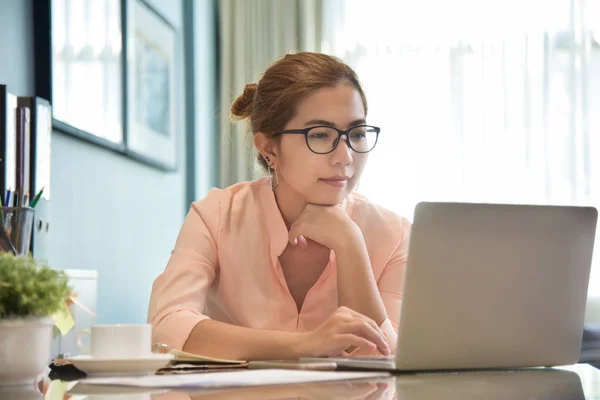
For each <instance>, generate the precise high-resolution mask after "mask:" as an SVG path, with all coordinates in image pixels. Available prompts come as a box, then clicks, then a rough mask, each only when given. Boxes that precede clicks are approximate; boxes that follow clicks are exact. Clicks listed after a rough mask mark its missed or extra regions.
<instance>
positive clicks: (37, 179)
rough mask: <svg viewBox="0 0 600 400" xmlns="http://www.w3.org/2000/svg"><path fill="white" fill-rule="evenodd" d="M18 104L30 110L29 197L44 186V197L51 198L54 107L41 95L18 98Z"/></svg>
mask: <svg viewBox="0 0 600 400" xmlns="http://www.w3.org/2000/svg"><path fill="white" fill-rule="evenodd" d="M18 105H19V106H22V107H28V108H29V110H30V118H29V120H30V132H29V146H30V151H29V173H30V180H29V187H30V193H29V198H30V199H33V198H34V197H35V196H36V195H37V194H38V193H39V192H40V191H41V190H42V188H44V192H43V195H42V197H43V198H45V199H46V200H50V145H51V140H52V107H51V106H50V102H49V101H48V100H46V99H43V98H41V97H21V96H19V98H18Z"/></svg>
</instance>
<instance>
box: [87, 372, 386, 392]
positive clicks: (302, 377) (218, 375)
mask: <svg viewBox="0 0 600 400" xmlns="http://www.w3.org/2000/svg"><path fill="white" fill-rule="evenodd" d="M388 376H390V374H389V373H387V372H330V371H295V370H269V369H265V370H252V371H234V372H211V373H201V374H190V375H154V376H140V377H122V378H87V379H84V380H82V381H81V383H83V384H85V385H116V386H131V387H146V388H180V387H195V388H224V387H239V386H265V385H282V384H292V383H307V382H326V381H339V380H351V379H373V378H380V377H388Z"/></svg>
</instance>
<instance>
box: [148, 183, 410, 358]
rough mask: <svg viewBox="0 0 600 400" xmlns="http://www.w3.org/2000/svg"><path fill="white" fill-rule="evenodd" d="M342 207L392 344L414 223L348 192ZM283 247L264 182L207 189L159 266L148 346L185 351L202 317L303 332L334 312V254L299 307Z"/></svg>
mask: <svg viewBox="0 0 600 400" xmlns="http://www.w3.org/2000/svg"><path fill="white" fill-rule="evenodd" d="M343 207H344V210H345V211H346V212H347V213H348V215H349V216H350V217H351V218H352V219H353V220H354V222H356V224H357V225H358V226H359V227H360V229H361V231H362V233H363V236H364V238H365V242H366V246H367V250H368V253H369V257H370V260H371V267H372V269H373V275H374V276H375V280H376V282H377V286H378V288H379V293H380V294H381V299H382V300H383V304H384V305H385V308H386V311H387V315H388V317H389V318H388V319H386V320H385V321H384V322H383V324H382V325H381V328H382V329H383V330H384V332H385V333H386V334H387V337H388V342H389V345H390V349H391V350H392V352H393V351H394V350H395V347H396V338H397V330H398V325H397V322H398V318H399V315H400V303H401V301H402V282H403V278H404V270H405V266H406V258H407V251H408V239H409V234H410V223H409V222H408V221H407V220H406V219H404V218H401V217H399V216H397V215H396V214H394V213H392V212H391V211H388V210H386V209H384V208H382V207H380V206H377V205H375V204H372V203H370V202H369V201H368V200H367V199H366V198H365V197H363V196H362V195H360V194H358V193H356V192H353V193H352V194H351V195H349V196H348V197H347V199H346V201H345V202H344V204H343ZM287 244H288V230H287V228H286V225H285V223H284V221H283V218H282V216H281V213H280V212H279V208H278V207H277V203H276V201H275V196H274V193H273V191H272V190H271V187H270V181H269V179H268V178H262V179H259V180H256V181H252V182H242V183H238V184H235V185H233V186H230V187H229V188H227V189H212V190H211V191H210V192H209V194H208V195H207V197H205V198H204V199H202V200H200V201H197V202H194V203H193V204H192V206H191V208H190V211H189V213H188V215H187V217H186V218H185V221H184V223H183V226H182V227H181V231H180V233H179V236H178V238H177V242H176V244H175V249H174V250H173V251H172V253H171V258H170V260H169V263H168V265H167V267H166V269H165V271H164V272H163V273H162V274H161V275H159V276H158V277H157V278H156V280H155V281H154V285H153V287H152V295H151V299H150V308H149V312H148V321H149V322H150V323H151V324H152V325H153V343H155V342H160V343H165V344H169V345H171V346H173V347H174V348H177V349H182V347H183V345H184V343H185V341H186V339H187V338H188V336H189V334H190V332H191V330H192V329H193V328H194V326H196V324H198V322H200V321H202V320H204V319H207V318H211V319H214V320H217V321H221V322H225V323H229V324H234V325H238V326H244V327H248V328H256V329H268V330H279V331H297V332H305V331H309V330H313V329H315V328H317V327H318V326H319V325H320V324H321V323H323V322H324V321H325V320H326V319H327V318H328V317H329V316H330V315H331V314H332V313H333V312H334V311H335V310H336V309H337V308H338V296H337V265H336V258H335V253H334V252H333V251H331V252H330V257H329V263H328V264H327V266H326V267H325V269H324V271H323V273H322V274H321V276H320V277H319V279H318V280H317V282H316V283H315V284H314V286H313V287H312V288H311V289H310V290H309V291H308V293H307V294H306V297H305V299H304V303H303V305H302V308H301V309H300V311H298V307H297V305H296V302H295V301H294V299H293V297H292V295H291V294H290V291H289V290H288V286H287V284H286V280H285V277H284V275H283V271H282V269H281V265H280V263H279V256H280V255H281V254H282V253H283V251H284V250H285V248H286V246H287Z"/></svg>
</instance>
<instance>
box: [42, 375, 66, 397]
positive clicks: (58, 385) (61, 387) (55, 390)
mask: <svg viewBox="0 0 600 400" xmlns="http://www.w3.org/2000/svg"><path fill="white" fill-rule="evenodd" d="M69 383H70V382H63V381H59V380H53V381H50V384H49V385H48V389H47V390H46V394H45V395H44V399H46V400H63V399H64V398H65V393H67V390H68V388H69Z"/></svg>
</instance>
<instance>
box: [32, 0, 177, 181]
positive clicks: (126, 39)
mask: <svg viewBox="0 0 600 400" xmlns="http://www.w3.org/2000/svg"><path fill="white" fill-rule="evenodd" d="M161 1H162V0H161ZM153 3H156V1H155V0H97V1H96V0H93V1H89V0H86V1H82V0H35V1H34V2H33V8H34V21H33V22H34V24H33V25H34V43H35V44H34V54H35V87H36V88H35V94H36V96H39V97H41V98H44V99H48V100H49V101H50V103H51V104H52V109H53V115H52V128H53V129H54V130H55V131H57V132H61V133H65V134H68V135H71V136H75V137H77V138H79V139H82V140H85V141H87V142H90V143H93V144H95V145H99V146H101V147H103V148H106V149H109V150H112V151H114V152H117V153H119V154H122V155H124V156H128V157H131V158H133V159H136V160H137V161H139V162H142V163H144V164H146V165H150V166H152V167H155V168H158V169H161V170H164V171H174V170H176V169H177V142H178V138H177V130H178V129H179V125H178V124H177V119H176V118H175V113H176V112H177V104H178V102H177V101H176V99H177V98H179V97H180V94H179V93H177V87H176V85H175V82H176V81H175V77H176V70H177V68H182V67H183V62H182V54H180V52H178V51H177V40H178V36H177V31H176V29H175V28H174V27H173V25H172V24H171V23H170V22H169V21H168V20H167V19H166V18H165V17H164V16H163V15H161V14H160V13H159V12H158V11H157V10H156V9H155V8H153V7H152V4H153ZM159 4H160V3H159ZM49 32H50V34H48V33H49Z"/></svg>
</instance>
